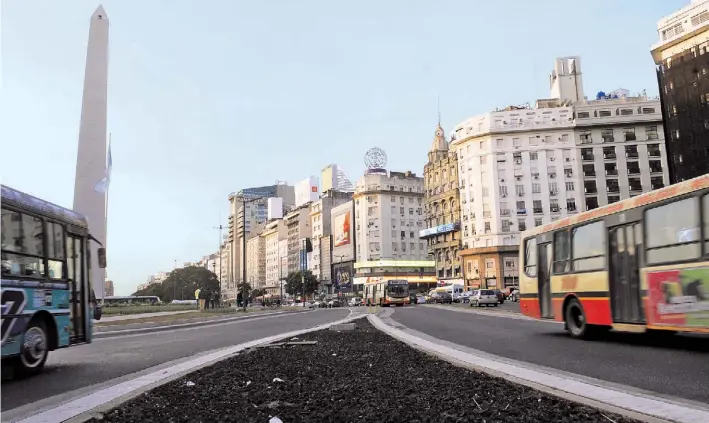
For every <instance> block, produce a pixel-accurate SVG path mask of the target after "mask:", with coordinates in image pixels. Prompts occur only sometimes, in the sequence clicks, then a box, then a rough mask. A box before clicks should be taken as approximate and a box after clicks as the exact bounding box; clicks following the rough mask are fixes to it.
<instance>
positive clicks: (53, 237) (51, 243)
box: [47, 222, 65, 279]
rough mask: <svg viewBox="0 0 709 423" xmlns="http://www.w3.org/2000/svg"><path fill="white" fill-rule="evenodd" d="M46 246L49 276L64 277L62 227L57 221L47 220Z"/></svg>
mask: <svg viewBox="0 0 709 423" xmlns="http://www.w3.org/2000/svg"><path fill="white" fill-rule="evenodd" d="M47 247H48V249H49V251H47V257H48V258H49V260H48V261H47V263H48V264H49V265H48V269H47V270H48V271H49V278H50V279H64V278H65V275H63V270H64V258H65V256H64V228H63V227H62V225H60V224H59V223H54V222H47Z"/></svg>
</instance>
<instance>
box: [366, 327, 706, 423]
mask: <svg viewBox="0 0 709 423" xmlns="http://www.w3.org/2000/svg"><path fill="white" fill-rule="evenodd" d="M367 317H368V318H369V321H370V322H372V324H373V325H374V326H375V327H376V328H377V329H379V330H381V331H383V332H385V333H387V334H389V335H390V336H392V337H394V338H397V339H399V340H401V341H404V342H407V343H410V344H414V345H417V346H418V347H420V348H422V349H425V350H429V351H433V352H435V353H438V354H440V355H445V356H448V357H450V358H453V359H455V360H458V361H461V362H464V363H468V364H471V365H473V366H476V367H479V368H483V369H490V370H492V371H495V372H497V373H500V374H502V375H508V376H511V377H513V378H517V379H521V380H523V381H528V382H532V383H535V384H538V385H542V386H544V387H547V388H551V389H553V390H557V391H562V392H567V393H569V394H572V395H576V396H577V397H583V398H588V399H591V400H594V401H597V402H600V403H604V404H608V405H611V406H614V407H618V408H621V409H625V410H630V411H633V412H635V413H640V414H644V415H650V416H654V417H658V418H661V419H667V420H671V421H674V422H681V423H696V422H709V410H707V409H700V408H696V407H693V406H690V405H685V404H681V402H680V401H677V402H669V401H662V400H659V399H654V398H651V397H649V396H645V395H640V394H636V393H632V392H629V391H622V390H619V389H611V388H607V387H602V386H598V385H594V384H590V383H586V382H582V381H580V380H574V379H570V378H568V377H561V376H557V375H555V374H551V372H553V370H550V373H543V372H540V371H538V370H534V369H531V368H528V367H526V366H525V363H524V362H521V361H516V362H515V363H516V364H510V363H503V362H500V361H496V360H491V359H489V358H486V357H483V356H482V355H476V354H471V353H468V352H463V351H459V350H456V349H453V348H450V347H446V346H443V345H440V344H437V343H434V342H431V341H428V340H426V339H423V338H419V337H416V336H413V335H411V334H408V333H406V332H404V331H402V330H400V329H396V328H393V327H391V326H389V325H387V324H386V323H384V322H383V321H382V320H381V319H380V318H379V317H377V316H374V315H370V316H367Z"/></svg>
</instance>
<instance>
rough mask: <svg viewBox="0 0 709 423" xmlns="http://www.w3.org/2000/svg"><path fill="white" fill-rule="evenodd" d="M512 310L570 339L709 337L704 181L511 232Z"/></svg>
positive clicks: (708, 189) (708, 198) (708, 185)
mask: <svg viewBox="0 0 709 423" xmlns="http://www.w3.org/2000/svg"><path fill="white" fill-rule="evenodd" d="M520 263H521V264H522V269H523V272H522V275H521V277H520V287H519V289H520V307H521V311H522V313H524V314H525V315H527V316H529V317H533V318H537V319H550V320H556V321H560V322H564V324H565V327H566V330H567V331H568V332H569V334H570V335H571V336H572V337H574V338H586V337H589V336H592V335H594V334H598V333H600V332H603V331H604V330H608V329H613V330H615V331H618V332H640V333H643V332H652V333H662V334H670V333H676V332H698V333H709V175H704V176H700V177H698V178H694V179H691V180H688V181H684V182H680V183H678V184H675V185H670V186H667V187H665V188H661V189H658V190H655V191H651V192H648V193H646V194H642V195H639V196H636V197H632V198H629V199H627V200H623V201H621V202H617V203H612V204H609V205H607V206H603V207H600V208H598V209H594V210H590V211H587V212H584V213H580V214H578V215H574V216H570V217H566V218H564V219H560V220H558V221H555V222H552V223H550V224H547V225H543V226H538V227H536V228H533V229H530V230H528V231H525V232H523V233H522V235H521V246H520Z"/></svg>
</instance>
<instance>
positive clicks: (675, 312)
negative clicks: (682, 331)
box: [647, 267, 709, 328]
mask: <svg viewBox="0 0 709 423" xmlns="http://www.w3.org/2000/svg"><path fill="white" fill-rule="evenodd" d="M647 285H648V286H647V287H648V300H647V307H648V313H647V314H648V319H647V320H648V324H653V325H669V326H683V327H694V328H709V267H695V268H688V269H677V270H662V271H657V272H649V273H648V274H647Z"/></svg>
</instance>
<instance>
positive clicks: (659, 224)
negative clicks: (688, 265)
mask: <svg viewBox="0 0 709 423" xmlns="http://www.w3.org/2000/svg"><path fill="white" fill-rule="evenodd" d="M677 216H682V219H677ZM699 225H700V219H699V199H698V198H697V197H692V198H686V199H684V200H680V201H675V202H672V203H669V204H665V205H663V206H660V207H655V208H652V209H648V210H646V211H645V228H647V229H648V230H647V231H646V234H647V243H646V247H645V248H646V250H647V262H648V264H658V263H670V262H675V261H685V260H692V259H696V258H699V256H700V255H701V244H700V239H699V236H698V235H697V234H698V233H699V227H700V226H699Z"/></svg>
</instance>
